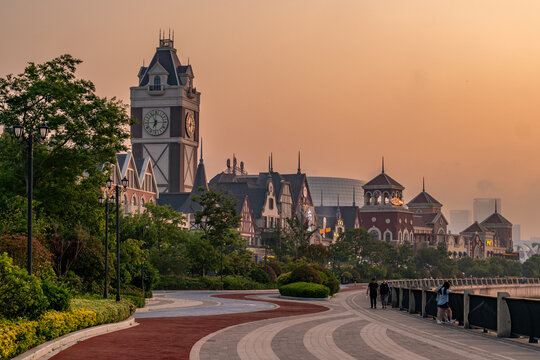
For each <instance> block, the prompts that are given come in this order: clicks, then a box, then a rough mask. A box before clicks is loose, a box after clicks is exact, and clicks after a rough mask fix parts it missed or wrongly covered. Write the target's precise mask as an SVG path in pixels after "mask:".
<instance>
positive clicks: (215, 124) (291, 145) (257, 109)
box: [0, 0, 540, 239]
mask: <svg viewBox="0 0 540 360" xmlns="http://www.w3.org/2000/svg"><path fill="white" fill-rule="evenodd" d="M160 27H161V28H167V29H168V28H171V29H174V30H175V35H176V41H175V45H176V48H177V49H178V53H179V55H180V59H181V61H182V62H184V63H186V62H187V59H188V57H189V58H190V63H191V64H192V66H193V68H194V71H195V81H196V83H195V84H196V86H197V89H198V90H199V91H201V92H202V100H201V115H200V119H201V134H202V136H203V138H204V150H205V162H206V165H207V173H208V175H209V176H213V175H214V174H215V173H217V172H218V171H221V170H222V169H223V168H224V167H225V161H226V158H227V157H230V156H231V154H232V153H233V152H234V153H236V154H237V157H238V158H239V159H240V160H243V161H244V162H245V163H246V167H247V170H248V171H251V172H258V171H262V170H265V169H266V166H267V158H268V154H269V153H270V151H272V152H273V153H274V168H275V169H276V170H278V171H281V172H291V171H295V170H296V156H297V151H298V150H301V151H302V159H303V160H302V163H303V169H304V170H306V171H307V173H308V174H310V175H318V176H341V177H353V178H359V179H363V180H369V179H370V178H371V177H373V176H375V175H376V174H377V173H378V172H379V171H380V158H381V156H382V155H384V156H385V159H386V169H387V172H388V173H389V174H390V175H391V176H392V177H394V178H395V179H396V180H398V181H399V182H401V183H402V184H403V185H404V186H405V187H406V190H405V196H406V200H407V201H408V200H410V199H411V198H412V196H414V195H416V193H417V192H418V191H420V189H421V182H422V176H425V177H426V187H427V190H428V192H430V193H431V194H432V195H433V196H434V197H435V198H437V199H438V200H439V201H441V202H442V203H443V204H444V207H443V210H445V214H446V215H447V218H449V216H448V215H449V210H451V209H471V210H472V199H473V198H474V197H500V198H502V207H503V214H504V215H505V216H506V217H507V218H508V219H509V220H510V221H511V222H513V223H514V224H521V225H522V238H523V239H528V238H529V237H530V236H540V223H539V221H538V218H539V211H538V206H537V205H536V204H539V203H540V169H539V165H538V163H537V162H536V161H534V160H536V158H537V153H538V152H539V149H538V144H539V141H538V138H539V136H540V123H539V122H538V118H539V115H540V103H539V102H538V101H537V99H538V97H539V95H540V2H538V1H497V0H486V1H471V0H466V1H456V0H447V1H435V0H426V1H412V0H407V1H403V0H399V1H380V0H372V1H361V0H355V1H339V2H337V1H315V0H309V1H308V0H304V1H291V0H288V1H265V2H262V1H258V2H255V1H249V0H246V1H218V0H216V1H202V0H201V1H179V0H176V1H173V0H169V1H148V0H146V1H139V0H123V1H110V0H109V1H104V0H93V1H85V2H82V1H68V0H65V1H59V0H47V1H38V0H35V1H29V0H19V1H14V0H13V1H8V0H0V75H2V76H3V75H6V74H8V73H14V72H15V73H17V72H20V71H22V68H23V65H24V63H25V62H27V61H36V62H43V61H46V60H49V59H51V58H53V57H55V56H58V55H60V54H62V53H70V54H72V55H74V56H76V57H79V58H81V59H83V60H84V64H83V65H82V66H81V71H80V75H81V76H82V77H84V78H87V79H90V80H92V81H94V82H95V84H96V86H97V90H98V93H99V94H101V95H103V96H109V97H110V96H117V97H118V98H120V99H122V100H124V101H125V102H126V104H128V103H129V87H130V86H132V85H135V84H136V82H137V76H136V75H137V71H138V69H139V66H140V65H141V64H142V61H143V59H145V61H146V63H148V61H149V60H150V59H151V56H152V55H153V53H154V50H155V47H156V46H157V39H158V31H159V28H160Z"/></svg>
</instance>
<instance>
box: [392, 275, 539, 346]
mask: <svg viewBox="0 0 540 360" xmlns="http://www.w3.org/2000/svg"><path fill="white" fill-rule="evenodd" d="M424 280H429V281H431V280H433V279H424ZM447 280H448V279H440V280H436V281H437V284H436V285H439V284H442V282H444V281H447ZM451 280H452V279H450V280H449V281H451ZM484 280H488V279H484ZM511 280H513V279H511ZM519 280H538V279H519ZM408 281H411V280H399V281H392V282H389V285H390V289H391V291H390V299H389V301H390V303H391V304H392V307H394V308H399V309H400V310H405V311H408V312H409V313H411V314H420V315H421V316H422V317H433V318H435V317H436V316H437V293H436V292H435V291H434V290H432V289H431V283H430V282H429V283H428V286H426V287H423V288H419V287H416V286H414V287H413V286H398V285H399V284H406V283H407V282H408ZM413 281H417V280H413ZM411 283H412V282H411ZM521 283H522V284H539V282H537V281H533V282H521ZM484 284H485V283H483V282H482V283H480V284H479V285H484ZM497 284H501V283H497ZM503 284H504V283H502V284H501V285H503ZM506 284H515V282H508V283H506ZM454 286H456V285H455V283H454ZM458 286H459V285H458ZM464 286H467V285H464ZM449 304H450V307H451V308H452V316H453V318H454V320H456V321H457V322H458V324H459V325H460V326H463V327H464V328H466V329H469V328H479V329H483V331H484V332H487V331H488V330H491V331H494V332H496V333H497V336H499V337H519V336H523V337H528V338H529V342H530V343H538V338H540V299H538V300H536V299H528V298H518V297H511V296H510V294H509V293H507V292H498V293H497V296H488V295H477V294H474V290H468V289H467V290H464V292H463V293H460V292H454V293H450V296H449Z"/></svg>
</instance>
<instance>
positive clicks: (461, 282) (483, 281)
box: [388, 278, 540, 288]
mask: <svg viewBox="0 0 540 360" xmlns="http://www.w3.org/2000/svg"><path fill="white" fill-rule="evenodd" d="M445 281H448V282H450V284H452V286H453V287H461V286H483V285H488V286H489V285H514V284H515V285H520V284H540V279H539V278H454V279H411V280H389V281H388V285H389V286H397V287H403V286H406V287H411V288H429V287H431V288H434V287H437V286H439V285H440V284H442V283H443V282H445Z"/></svg>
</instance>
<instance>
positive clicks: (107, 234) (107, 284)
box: [99, 191, 114, 299]
mask: <svg viewBox="0 0 540 360" xmlns="http://www.w3.org/2000/svg"><path fill="white" fill-rule="evenodd" d="M110 200H112V201H114V196H113V197H112V198H111V199H110ZM99 202H100V203H101V204H103V203H105V288H104V290H103V298H105V299H107V298H108V297H109V192H108V191H107V195H106V196H105V198H104V197H103V196H100V197H99Z"/></svg>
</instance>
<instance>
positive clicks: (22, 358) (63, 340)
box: [13, 317, 139, 360]
mask: <svg viewBox="0 0 540 360" xmlns="http://www.w3.org/2000/svg"><path fill="white" fill-rule="evenodd" d="M137 325H139V324H138V323H137V322H136V321H135V318H133V317H130V318H128V319H127V320H124V321H121V322H118V323H112V324H104V325H99V326H93V327H90V328H87V329H82V330H78V331H74V332H72V333H69V334H66V335H63V336H60V337H59V338H56V339H53V340H51V341H48V342H46V343H43V344H41V345H38V346H36V347H34V348H32V349H30V350H28V351H27V352H25V353H22V354H21V355H19V356H17V357H14V358H13V360H37V359H40V358H42V357H44V356H48V355H52V354H56V353H59V352H60V351H62V350H64V349H66V348H68V347H70V346H73V345H75V344H77V343H78V342H80V341H84V340H86V339H89V338H92V337H94V336H98V335H103V334H107V333H110V332H114V331H118V330H124V329H128V328H130V327H132V326H137Z"/></svg>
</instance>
